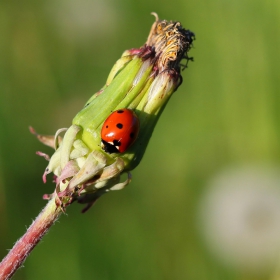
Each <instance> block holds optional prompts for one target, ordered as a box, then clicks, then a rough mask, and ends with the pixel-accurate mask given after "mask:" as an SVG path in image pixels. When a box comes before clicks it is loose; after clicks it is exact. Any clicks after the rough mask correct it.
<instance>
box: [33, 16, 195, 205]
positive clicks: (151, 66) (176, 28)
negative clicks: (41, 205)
mask: <svg viewBox="0 0 280 280" xmlns="http://www.w3.org/2000/svg"><path fill="white" fill-rule="evenodd" d="M154 15H155V16H156V21H155V23H154V24H153V26H152V28H151V31H150V34H149V36H148V40H147V42H146V44H145V45H144V46H143V47H141V48H139V49H131V50H128V51H125V52H124V53H123V55H122V56H121V58H120V59H119V60H118V61H117V62H116V64H115V65H114V66H113V68H112V70H111V72H110V74H109V76H108V79H107V81H106V84H105V85H104V87H103V88H102V89H101V90H100V91H98V92H97V93H95V94H94V95H93V96H92V97H91V98H90V99H89V100H88V102H87V103H86V105H85V106H84V108H83V109H82V110H81V111H80V112H79V113H78V114H77V115H76V116H75V117H74V119H73V122H72V126H71V127H70V128H68V129H67V130H66V132H65V135H64V137H63V138H62V137H60V136H58V135H59V134H60V133H61V132H63V131H65V129H61V130H59V131H58V132H57V133H56V135H55V136H54V137H53V138H50V137H47V136H42V135H38V134H36V132H35V131H34V130H32V132H33V133H34V134H36V136H37V137H38V139H39V140H40V141H42V142H43V143H45V144H46V145H49V146H53V148H55V153H54V154H53V156H52V157H51V158H50V161H49V165H48V166H47V168H46V171H45V173H44V175H43V180H44V181H46V175H47V174H49V173H51V172H53V173H54V175H55V176H56V179H55V182H56V190H55V192H54V194H52V195H50V196H47V195H45V198H50V197H52V196H55V199H56V203H57V206H59V207H62V209H64V208H65V207H66V206H67V205H68V204H70V203H72V202H73V201H75V200H77V201H78V202H80V203H87V204H88V206H87V207H86V208H85V210H87V209H88V208H89V207H90V206H91V205H92V204H93V203H94V202H95V201H96V199H97V198H99V197H100V196H101V195H103V194H104V193H106V192H108V191H110V190H119V189H122V188H123V187H125V186H126V185H127V184H128V183H129V182H130V181H131V175H130V173H129V171H131V170H132V169H134V168H135V167H136V166H137V165H138V164H139V162H140V161H141V159H142V157H143V155H144V152H145V150H146V147H147V145H148V142H149V139H150V137H151V135H152V133H153V130H154V127H155V125H156V123H157V121H158V119H159V116H160V114H161V112H162V111H163V109H164V107H165V105H166V103H167V101H168V100H169V98H170V97H171V95H172V93H173V92H175V91H176V90H177V88H178V87H179V86H180V84H181V83H182V77H181V68H182V64H181V60H182V59H186V60H187V62H188V61H189V60H191V59H192V58H190V57H188V54H187V53H188V51H189V50H190V48H191V46H192V41H193V40H194V34H193V33H192V32H191V31H189V30H185V29H184V28H183V27H182V26H181V24H180V22H172V21H165V20H163V21H160V20H159V19H158V17H157V15H156V14H154ZM185 67H186V66H185ZM125 108H127V109H130V110H133V111H134V113H135V114H136V116H137V118H138V119H139V122H140V131H139V134H138V138H137V139H136V141H135V142H134V143H133V144H132V145H131V146H130V147H129V148H128V149H127V150H125V151H124V152H122V153H119V152H118V149H117V147H118V145H121V141H117V140H119V139H116V143H118V144H114V145H117V146H116V149H115V150H114V152H113V153H108V151H107V152H105V151H104V150H103V149H102V147H101V140H102V142H104V139H101V138H102V137H101V129H102V126H103V124H104V121H105V120H106V119H107V118H108V116H109V115H110V114H111V113H112V112H113V111H116V110H120V109H125ZM114 141H115V140H114ZM110 145H111V144H110ZM112 145H113V144H112ZM122 147H123V146H122ZM115 151H116V153H115ZM39 155H42V156H44V157H45V158H47V159H48V157H47V156H46V155H45V154H43V153H40V152H39ZM123 172H127V173H128V178H127V180H126V181H125V182H123V183H120V175H121V174H122V173H123Z"/></svg>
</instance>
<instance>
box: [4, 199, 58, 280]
mask: <svg viewBox="0 0 280 280" xmlns="http://www.w3.org/2000/svg"><path fill="white" fill-rule="evenodd" d="M61 212H62V211H61V208H60V207H57V206H56V204H55V200H54V199H51V200H50V201H49V202H48V204H47V205H46V207H45V208H44V209H43V210H42V212H41V213H40V214H39V216H38V217H37V218H36V220H35V221H34V222H33V223H32V224H31V226H30V227H29V228H28V230H27V231H26V233H25V234H24V235H23V236H22V237H21V238H20V239H19V240H18V241H17V242H16V244H15V245H14V247H13V248H12V249H11V250H10V251H9V253H8V255H7V256H6V257H5V258H4V259H3V260H2V262H1V263H0V279H1V280H6V279H10V278H11V277H12V276H13V274H14V273H15V272H16V271H17V270H18V269H19V268H20V267H21V266H22V264H23V263H24V261H25V259H26V258H27V257H28V255H29V254H30V253H31V251H32V250H33V249H34V247H35V246H36V245H37V244H38V243H39V241H40V240H41V239H42V237H43V236H44V235H45V234H46V233H47V231H48V230H49V228H50V227H51V226H52V225H53V224H54V222H55V221H56V220H57V219H58V217H59V215H60V214H61Z"/></svg>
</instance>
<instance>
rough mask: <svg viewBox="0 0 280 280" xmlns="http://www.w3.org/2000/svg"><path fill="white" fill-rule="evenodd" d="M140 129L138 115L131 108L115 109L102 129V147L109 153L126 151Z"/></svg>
mask: <svg viewBox="0 0 280 280" xmlns="http://www.w3.org/2000/svg"><path fill="white" fill-rule="evenodd" d="M139 129H140V122H139V119H138V117H137V115H136V114H135V113H134V112H133V111H132V110H130V109H120V110H117V111H114V112H113V113H111V114H110V115H109V117H108V118H107V119H106V120H105V122H104V124H103V126H102V129H101V147H102V149H103V150H104V151H105V152H106V153H108V154H111V153H124V152H125V151H126V150H127V149H128V148H129V147H130V146H131V145H132V144H133V143H134V141H135V140H136V138H137V136H138V133H139Z"/></svg>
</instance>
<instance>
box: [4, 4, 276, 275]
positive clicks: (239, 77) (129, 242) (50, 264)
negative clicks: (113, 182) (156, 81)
mask: <svg viewBox="0 0 280 280" xmlns="http://www.w3.org/2000/svg"><path fill="white" fill-rule="evenodd" d="M153 11H155V12H157V13H158V14H159V16H160V18H161V19H168V20H179V21H181V22H182V24H183V26H184V27H185V28H189V29H191V30H192V31H194V32H195V33H196V37H197V40H196V41H195V42H194V49H193V50H192V51H191V55H192V56H194V57H195V62H194V63H190V64H189V68H188V69H186V70H185V71H184V72H183V77H184V83H183V85H182V86H181V87H180V89H179V90H178V91H177V92H176V93H175V94H174V96H173V97H172V98H171V100H170V102H169V104H168V106H167V107H166V109H165V111H164V113H163V115H162V117H161V119H160V121H159V123H158V125H157V127H156V130H155V132H154V135H153V137H152V140H151V142H150V144H149V146H148V149H147V151H146V154H145V157H144V159H143V161H142V162H141V164H140V165H139V166H138V168H137V169H136V170H134V171H133V181H132V183H131V185H129V186H128V187H127V188H126V189H125V190H123V191H121V192H114V193H110V194H108V195H107V196H104V197H103V198H102V199H100V201H98V202H97V203H96V205H95V206H94V207H93V208H92V209H90V211H89V212H87V213H86V214H81V213H80V211H81V209H82V207H81V205H78V204H73V205H72V206H71V207H69V209H68V210H67V215H63V216H62V217H61V218H60V220H59V222H57V223H56V224H55V226H54V227H53V228H52V229H51V231H50V232H49V233H48V235H47V236H46V237H44V239H43V241H42V242H41V244H40V245H39V246H37V248H35V250H34V251H33V252H32V254H31V255H30V257H29V258H28V260H27V261H26V262H25V264H24V268H22V269H20V270H19V271H18V272H17V274H16V275H15V276H14V278H13V279H28V280H33V279H36V280H37V279H40V280H43V279H46V280H47V279H52V280H56V279H70V280H72V279H75V280H79V279H100V280H126V279H133V280H134V279H136V280H138V279H139V280H140V279H152V280H153V279H156V280H158V279H161V280H162V279H164V280H165V279H166V280H169V279H179V280H181V279H190V280H192V279H206V280H208V279H209V280H210V279H211V280H212V279H214V280H215V279H221V280H222V279H242V280H247V279H248V280H249V279H250V280H251V279H271V280H276V279H280V278H279V265H280V261H279V259H280V258H279V257H280V230H279V227H280V218H279V217H280V214H279V213H280V210H279V207H277V205H280V198H279V197H280V196H279V192H278V191H279V190H278V187H279V189H280V183H279V182H280V180H279V178H278V174H279V172H278V171H277V170H278V166H279V158H280V157H279V156H280V149H279V139H280V127H279V124H280V110H279V99H280V97H279V90H280V79H279V65H280V56H279V50H280V2H279V1H276V0H269V1H261V0H244V1H241V0H236V1H229V0H213V1H206V0H200V1H194V0H188V1H185V0H173V1H166V0H162V1H158V0H156V1H148V0H142V1H126V0H117V1H113V0H92V1H90V0H80V1H77V0H49V1H35V0H27V1H18V0H15V1H7V0H6V1H5V0H4V1H1V2H0V127H1V134H0V135H1V136H0V217H1V224H0V257H4V255H5V254H6V253H7V249H9V248H11V247H12V245H13V243H14V242H15V241H16V240H17V239H18V238H19V237H20V236H21V235H22V234H23V233H24V231H25V229H26V227H27V226H28V225H29V224H30V223H31V222H32V220H33V219H34V218H35V217H36V215H37V214H38V213H39V211H40V210H41V209H42V208H43V207H44V205H45V203H46V202H45V201H43V200H42V198H41V197H42V195H43V194H44V193H51V192H52V190H53V187H54V186H53V185H52V184H51V182H48V183H47V184H46V185H44V184H43V183H42V180H41V176H42V174H43V171H44V168H45V167H46V164H47V162H46V161H45V160H44V159H43V158H40V157H38V156H36V155H35V152H36V151H38V150H40V151H43V152H46V153H51V149H49V148H47V147H44V146H43V145H41V144H40V143H39V142H38V141H37V140H36V139H35V137H34V136H32V135H31V134H30V133H29V131H28V126H29V125H32V126H33V127H35V129H36V130H37V131H38V132H40V133H43V134H54V133H55V131H56V130H57V129H58V128H61V127H68V126H69V125H70V123H71V120H72V118H73V117H74V116H75V114H76V113H77V112H78V111H79V110H80V109H81V108H82V106H83V104H84V103H85V102H86V100H87V99H88V98H89V97H90V96H91V95H92V94H93V93H94V92H96V91H98V90H99V89H100V88H101V87H102V86H103V84H104V82H105V80H106V78H107V75H108V73H109V71H110V69H111V67H112V66H113V64H114V63H115V61H116V60H117V59H118V58H119V57H120V55H121V53H122V52H123V51H124V50H125V49H129V48H133V47H139V46H141V45H143V44H144V42H145V40H146V38H147V36H148V33H149V29H150V26H151V25H152V23H153V21H154V18H153V17H152V16H151V15H150V12H153ZM244 166H245V167H244ZM255 166H257V168H256V169H255ZM227 170H234V171H233V172H231V171H230V172H229V173H230V175H228V171H227ZM247 170H249V171H248V172H247ZM252 170H253V171H252ZM221 174H222V175H221ZM240 174H241V175H242V176H241V177H240ZM244 174H245V175H244ZM248 174H249V175H248ZM252 174H253V175H252ZM254 174H255V176H254ZM221 176H222V177H223V180H222V183H215V182H217V181H218V182H220V181H221V180H220V179H219V178H220V177H221ZM227 176H228V177H227ZM217 178H218V179H217ZM244 178H245V179H244ZM219 180H220V181H219ZM250 180H251V181H250ZM49 181H51V180H49ZM227 182H233V183H231V184H229V186H227ZM262 182H264V183H262ZM215 184H216V185H218V187H220V185H222V186H221V188H223V186H224V185H226V186H225V187H226V190H229V191H228V192H227V191H224V190H222V191H218V192H217V191H213V192H211V189H214V190H217V188H216V186H215ZM254 184H260V185H261V186H260V187H256V188H254ZM232 185H233V189H234V191H235V190H236V189H237V190H239V189H240V190H241V191H240V193H238V194H237V196H236V199H235V196H234V195H235V194H236V193H234V192H233V193H232V192H231V190H232V189H231V186H232ZM235 186H236V188H235ZM248 186H249V187H250V191H249V192H247V191H246V187H248ZM255 191H256V194H255ZM243 192H245V193H246V195H245V197H246V198H248V199H247V200H246V199H244V196H243V195H242V193H243ZM223 194H224V195H225V196H226V198H224V197H223ZM248 194H249V195H248ZM215 195H216V197H215ZM209 197H210V198H209ZM213 197H214V198H213ZM229 198H230V199H231V200H230V202H227V201H228V199H229ZM255 198H256V199H255ZM251 199H252V200H251ZM254 199H255V200H254ZM243 202H244V205H243V204H242V203H243ZM252 205H253V206H252ZM259 205H261V207H259ZM216 206H217V207H216ZM215 207H216V208H215ZM250 207H251V208H250ZM240 209H241V210H242V209H243V210H244V211H243V210H242V211H239V212H240V213H239V212H238V211H237V210H240ZM236 211H237V212H236ZM228 213H229V214H228ZM208 214H209V215H208ZM219 215H220V216H219ZM252 217H253V218H252ZM224 221H225V222H224ZM209 224H210V226H209ZM211 225H212V226H211ZM229 225H230V226H229ZM231 227H232V228H231ZM227 230H228V231H227ZM272 236H273V238H272ZM275 236H276V237H275ZM278 237H279V238H278ZM246 238H247V239H246ZM215 240H216V241H215ZM246 240H247V241H246ZM267 240H269V241H267ZM271 240H272V241H273V242H272V241H271ZM239 241H240V243H239ZM241 241H242V242H241ZM215 242H216V243H219V244H220V247H219V245H217V244H216V243H215ZM234 242H235V243H234ZM254 242H255V243H254ZM248 243H250V244H251V243H252V244H251V247H250V246H249V247H248V248H247V247H246V246H247V244H248ZM259 248H260V250H259V251H260V252H259V251H258V250H257V249H259ZM235 249H236V251H235V252H233V251H234V250H235ZM255 249H256V251H255ZM262 249H263V250H262ZM258 254H259V255H258ZM239 256H240V258H239ZM256 257H257V258H256ZM254 258H256V259H257V260H255V259H254ZM251 259H252V260H251ZM240 260H242V261H240Z"/></svg>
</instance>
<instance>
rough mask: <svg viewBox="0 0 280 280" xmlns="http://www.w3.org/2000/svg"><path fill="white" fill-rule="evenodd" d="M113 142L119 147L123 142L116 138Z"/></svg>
mask: <svg viewBox="0 0 280 280" xmlns="http://www.w3.org/2000/svg"><path fill="white" fill-rule="evenodd" d="M113 144H114V146H117V147H119V146H120V145H121V144H122V143H121V141H119V140H114V141H113Z"/></svg>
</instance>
